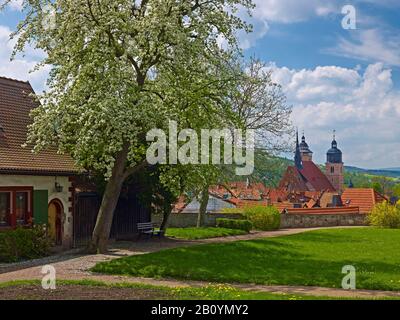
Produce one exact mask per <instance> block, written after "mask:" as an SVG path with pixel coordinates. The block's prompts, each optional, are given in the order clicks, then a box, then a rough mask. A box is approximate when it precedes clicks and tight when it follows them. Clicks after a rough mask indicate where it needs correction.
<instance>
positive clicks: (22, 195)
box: [15, 191, 29, 224]
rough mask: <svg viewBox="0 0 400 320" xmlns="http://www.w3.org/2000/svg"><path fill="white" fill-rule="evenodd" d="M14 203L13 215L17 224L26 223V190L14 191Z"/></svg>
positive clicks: (27, 209) (27, 210)
mask: <svg viewBox="0 0 400 320" xmlns="http://www.w3.org/2000/svg"><path fill="white" fill-rule="evenodd" d="M15 197H16V205H15V215H16V218H17V224H26V223H27V222H28V212H29V207H28V198H29V196H28V192H26V191H20V192H16V193H15Z"/></svg>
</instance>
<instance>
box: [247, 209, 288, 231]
mask: <svg viewBox="0 0 400 320" xmlns="http://www.w3.org/2000/svg"><path fill="white" fill-rule="evenodd" d="M244 216H245V217H246V218H247V219H248V220H250V221H251V222H252V223H253V227H254V228H255V229H258V230H276V229H279V227H280V225H281V215H280V213H279V210H278V209H277V208H275V207H273V206H268V207H265V206H251V207H245V208H244Z"/></svg>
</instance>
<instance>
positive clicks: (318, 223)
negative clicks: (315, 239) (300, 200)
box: [281, 214, 366, 228]
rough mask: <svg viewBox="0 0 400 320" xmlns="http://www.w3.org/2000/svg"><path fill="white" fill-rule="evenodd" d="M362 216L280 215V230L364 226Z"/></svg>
mask: <svg viewBox="0 0 400 320" xmlns="http://www.w3.org/2000/svg"><path fill="white" fill-rule="evenodd" d="M365 218H366V216H365V215H364V214H282V215H281V228H313V227H334V226H362V225H365V224H366V223H365Z"/></svg>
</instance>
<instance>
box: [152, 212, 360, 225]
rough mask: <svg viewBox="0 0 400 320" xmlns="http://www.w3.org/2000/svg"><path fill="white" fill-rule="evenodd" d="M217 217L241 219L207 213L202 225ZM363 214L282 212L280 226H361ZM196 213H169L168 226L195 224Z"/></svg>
mask: <svg viewBox="0 0 400 320" xmlns="http://www.w3.org/2000/svg"><path fill="white" fill-rule="evenodd" d="M217 218H228V219H243V217H242V216H241V215H240V214H219V213H207V214H206V215H205V216H203V221H202V226H205V227H215V225H216V219H217ZM365 218H366V216H365V215H364V214H282V215H281V228H282V229H285V228H313V227H334V226H363V225H365V224H366V223H365ZM152 221H153V223H155V224H156V225H160V224H161V221H162V216H161V215H153V217H152ZM196 222H197V213H178V214H171V216H170V217H169V222H168V226H169V227H172V228H187V227H194V226H196Z"/></svg>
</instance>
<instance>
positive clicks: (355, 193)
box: [341, 188, 388, 214]
mask: <svg viewBox="0 0 400 320" xmlns="http://www.w3.org/2000/svg"><path fill="white" fill-rule="evenodd" d="M341 197H342V201H343V204H344V205H345V206H351V207H354V206H357V207H359V208H360V213H364V214H368V213H370V212H371V210H372V208H373V207H374V206H375V204H377V203H379V202H383V201H387V200H388V199H387V198H386V197H385V196H383V195H381V194H380V193H378V192H376V191H375V190H374V189H372V188H348V189H345V190H344V192H343V194H342V196H341Z"/></svg>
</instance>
